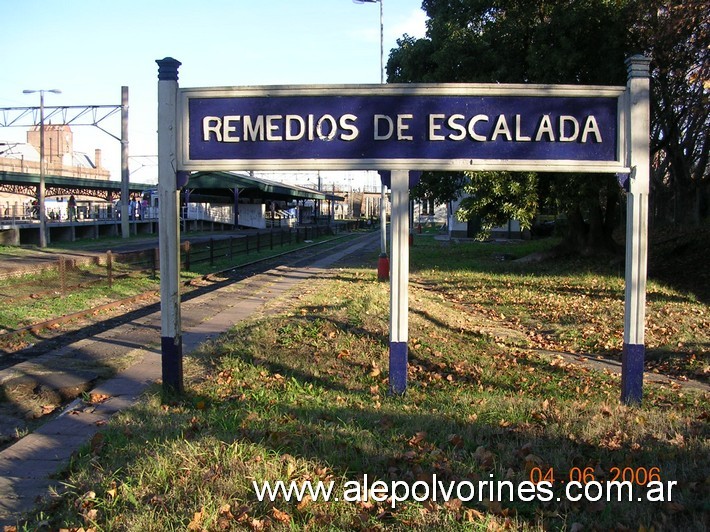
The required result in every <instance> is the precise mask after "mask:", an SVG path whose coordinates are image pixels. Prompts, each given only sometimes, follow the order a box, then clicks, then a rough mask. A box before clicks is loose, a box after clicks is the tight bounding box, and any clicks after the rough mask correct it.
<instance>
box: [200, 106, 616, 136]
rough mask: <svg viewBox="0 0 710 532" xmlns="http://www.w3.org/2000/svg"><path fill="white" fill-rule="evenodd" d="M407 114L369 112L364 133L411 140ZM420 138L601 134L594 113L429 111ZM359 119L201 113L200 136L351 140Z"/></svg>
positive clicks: (356, 133) (412, 120)
mask: <svg viewBox="0 0 710 532" xmlns="http://www.w3.org/2000/svg"><path fill="white" fill-rule="evenodd" d="M416 120H417V118H416V117H415V115H413V114H408V113H405V114H397V115H394V116H390V115H387V114H374V115H373V116H372V117H371V122H370V125H371V127H369V128H368V131H370V132H371V133H372V140H375V141H387V140H395V139H396V140H397V141H414V135H413V133H412V131H413V130H418V131H421V124H416V126H419V127H415V121H416ZM424 121H425V131H426V140H428V141H447V140H448V141H465V140H471V141H476V142H489V141H490V142H495V141H496V140H498V139H502V140H506V141H510V142H541V141H545V140H546V141H548V142H556V141H558V142H580V143H587V142H595V143H601V142H602V133H601V131H600V128H599V124H598V122H597V119H596V117H595V116H594V115H587V116H584V117H582V120H581V121H580V119H579V118H577V117H575V116H571V115H560V116H559V117H555V118H553V117H552V116H551V115H549V114H544V115H542V116H539V117H535V118H532V119H530V118H527V119H526V118H524V117H523V115H521V114H516V115H514V116H506V115H504V114H499V115H497V116H495V115H494V116H490V115H487V114H481V113H479V114H476V115H473V116H466V115H463V114H458V113H455V114H452V115H446V114H444V113H431V114H428V115H427V116H425V117H424ZM359 122H361V119H360V118H359V117H358V116H356V115H354V114H350V113H346V114H343V115H340V116H333V115H331V114H324V115H321V116H317V115H313V114H308V115H305V116H303V115H300V114H285V115H284V114H268V115H225V116H205V117H203V119H202V140H203V141H205V142H210V141H217V142H227V143H232V142H296V141H301V140H308V141H315V140H324V141H330V140H341V141H346V142H349V141H354V140H356V139H357V138H358V137H359V136H360V134H361V130H360V128H359V127H358V123H359Z"/></svg>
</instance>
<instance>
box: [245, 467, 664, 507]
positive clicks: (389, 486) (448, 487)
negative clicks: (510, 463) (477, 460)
mask: <svg viewBox="0 0 710 532" xmlns="http://www.w3.org/2000/svg"><path fill="white" fill-rule="evenodd" d="M676 484H677V482H675V481H666V482H662V481H651V482H648V483H647V484H646V485H644V486H640V485H637V484H634V483H632V482H630V481H603V482H602V481H590V482H579V481H570V482H566V483H553V482H548V481H541V482H538V483H534V482H532V481H522V482H518V483H514V482H512V481H509V480H492V479H491V480H479V481H478V482H473V481H469V480H462V481H448V482H444V481H441V480H438V479H437V477H436V474H434V475H433V477H432V480H431V481H430V482H425V481H416V482H414V483H412V484H410V483H408V482H405V481H403V480H393V481H389V482H386V481H384V480H375V481H372V482H370V481H369V478H368V475H367V474H365V475H364V476H363V479H362V480H350V481H346V482H345V483H343V485H342V488H338V491H336V486H337V483H336V482H335V481H333V480H331V481H327V482H323V481H304V482H301V483H298V482H296V481H291V482H289V483H286V482H284V481H281V480H279V481H275V482H268V481H264V482H262V483H261V485H260V484H259V483H258V482H257V481H252V485H253V488H254V492H255V494H256V497H257V499H258V500H259V501H260V502H263V501H264V500H268V501H271V502H274V501H277V500H279V499H281V500H284V501H286V502H291V501H296V502H300V501H302V500H304V499H305V498H306V497H310V499H311V500H312V501H314V502H317V501H323V502H338V501H344V502H348V503H358V502H376V503H387V504H389V505H390V506H391V507H392V508H396V507H397V505H398V504H400V503H403V502H406V501H416V502H424V501H429V500H431V501H434V502H442V503H443V502H447V501H450V500H453V499H458V500H460V501H461V502H484V501H486V500H487V501H499V502H513V501H522V502H549V501H552V500H557V501H562V500H567V501H571V502H577V501H588V502H597V501H604V502H638V503H642V502H651V503H653V502H671V501H672V498H673V496H672V492H673V487H674V486H675V485H676ZM558 487H559V489H557V488H558Z"/></svg>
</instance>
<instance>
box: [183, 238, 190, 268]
mask: <svg viewBox="0 0 710 532" xmlns="http://www.w3.org/2000/svg"><path fill="white" fill-rule="evenodd" d="M184 247H185V271H186V272H189V271H190V241H189V240H188V241H186V242H185V244H184Z"/></svg>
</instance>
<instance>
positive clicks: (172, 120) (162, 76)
mask: <svg viewBox="0 0 710 532" xmlns="http://www.w3.org/2000/svg"><path fill="white" fill-rule="evenodd" d="M156 63H158V200H159V202H160V203H159V205H160V212H159V218H158V248H159V250H160V350H161V354H162V369H163V389H164V390H165V391H170V392H175V393H182V391H183V370H182V330H181V322H180V284H179V281H180V223H179V221H180V219H179V217H178V214H179V213H178V203H179V202H178V194H179V191H178V188H177V172H176V170H177V165H176V162H175V161H176V150H177V143H176V132H177V93H178V68H179V67H180V62H179V61H176V60H175V59H173V58H171V57H166V58H165V59H162V60H158V61H156ZM122 203H125V202H122Z"/></svg>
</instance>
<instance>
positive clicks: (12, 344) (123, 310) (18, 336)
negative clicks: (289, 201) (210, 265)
mask: <svg viewBox="0 0 710 532" xmlns="http://www.w3.org/2000/svg"><path fill="white" fill-rule="evenodd" d="M351 238H352V236H351V235H343V236H337V237H334V238H331V239H328V240H324V241H321V242H318V243H313V244H309V245H307V246H303V247H300V248H298V249H295V250H290V251H285V252H283V253H279V254H277V255H272V256H270V257H266V258H262V259H257V260H254V261H251V262H248V263H246V264H241V265H239V266H230V267H228V268H225V269H221V270H216V271H214V272H210V273H207V274H204V275H202V276H200V277H197V278H194V279H191V280H190V281H186V282H185V283H183V293H182V300H183V301H189V300H190V299H191V298H194V297H197V296H199V295H200V294H204V293H206V292H209V291H210V290H214V289H215V288H217V287H219V286H222V285H224V284H229V283H234V282H238V281H240V280H243V279H246V278H248V277H251V276H254V275H257V274H259V273H263V272H265V271H267V270H269V269H271V268H274V267H276V266H279V265H293V264H298V263H300V262H302V261H307V260H309V259H312V258H313V257H316V256H318V255H321V254H325V253H327V252H328V250H329V249H330V248H332V247H333V246H334V245H338V244H340V243H342V242H343V241H347V240H348V239H351ZM80 288H81V287H80ZM57 297H59V296H57ZM159 301H160V293H159V291H157V290H149V291H146V292H143V293H140V294H137V295H133V296H130V297H126V298H122V299H118V300H114V301H111V302H108V303H103V304H101V305H97V306H93V307H90V308H86V309H83V310H80V311H77V312H72V313H69V314H65V315H63V316H58V317H54V318H52V319H48V320H44V321H41V322H37V323H33V324H31V325H28V326H25V327H21V328H17V329H14V330H10V331H5V332H3V333H0V370H2V369H5V368H7V367H10V366H12V365H13V364H15V363H17V362H20V361H24V360H28V359H31V358H32V357H35V356H39V355H41V354H43V353H45V352H46V351H47V350H48V349H58V348H60V347H62V346H63V345H66V344H68V343H71V342H73V341H75V340H76V339H77V338H81V337H83V336H86V335H87V334H90V332H91V330H92V328H93V327H97V326H98V327H102V328H106V327H109V326H112V325H117V324H120V323H122V322H124V321H126V320H130V319H131V317H132V316H134V315H136V314H140V311H141V309H146V308H150V307H152V306H154V305H156V304H159Z"/></svg>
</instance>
